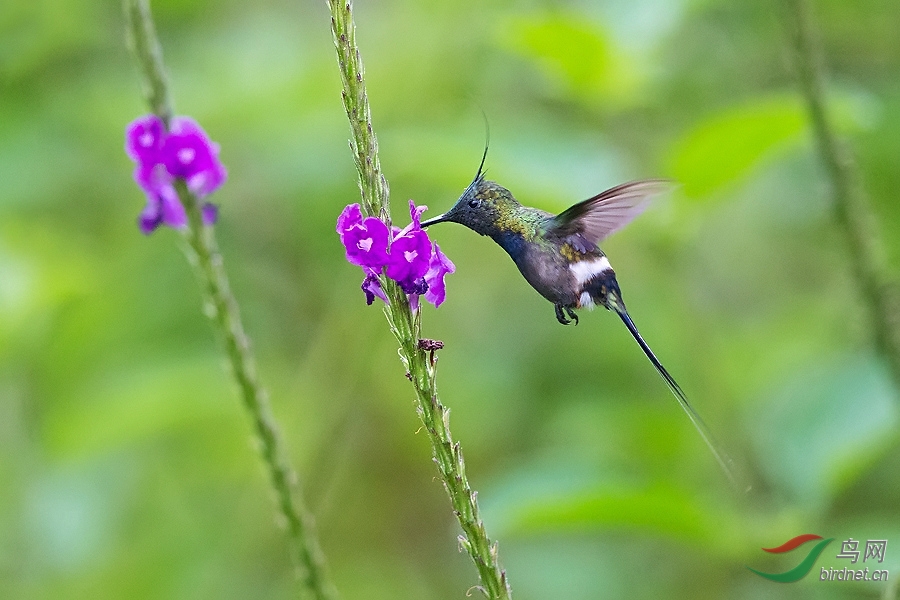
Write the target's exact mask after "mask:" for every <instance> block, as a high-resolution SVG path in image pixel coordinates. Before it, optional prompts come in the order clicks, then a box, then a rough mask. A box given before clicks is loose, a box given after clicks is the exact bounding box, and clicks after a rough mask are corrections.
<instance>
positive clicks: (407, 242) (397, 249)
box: [387, 229, 431, 294]
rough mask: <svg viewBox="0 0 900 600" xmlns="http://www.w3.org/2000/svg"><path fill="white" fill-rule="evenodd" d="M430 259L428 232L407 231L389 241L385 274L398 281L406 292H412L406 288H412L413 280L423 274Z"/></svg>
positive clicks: (419, 230)
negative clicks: (389, 252) (388, 254)
mask: <svg viewBox="0 0 900 600" xmlns="http://www.w3.org/2000/svg"><path fill="white" fill-rule="evenodd" d="M430 260H431V240H429V239H428V234H427V233H425V232H424V231H423V230H421V229H418V230H412V231H409V232H407V233H405V234H404V235H401V236H399V237H396V238H394V241H393V242H391V256H390V262H388V264H387V276H388V277H390V278H391V279H393V280H394V281H396V282H398V283H399V284H400V286H401V287H403V290H404V291H405V292H406V293H407V294H411V293H414V292H412V291H409V290H408V289H407V288H412V287H413V285H414V284H413V282H414V281H415V280H417V279H421V278H422V277H423V276H424V275H425V272H426V271H428V263H429V262H430Z"/></svg>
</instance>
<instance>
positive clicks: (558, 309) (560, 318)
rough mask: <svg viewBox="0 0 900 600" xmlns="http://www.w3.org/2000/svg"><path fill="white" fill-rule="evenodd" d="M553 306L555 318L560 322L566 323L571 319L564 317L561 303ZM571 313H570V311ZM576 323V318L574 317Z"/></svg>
mask: <svg viewBox="0 0 900 600" xmlns="http://www.w3.org/2000/svg"><path fill="white" fill-rule="evenodd" d="M553 307H554V308H555V309H556V320H557V321H559V322H560V323H562V324H563V325H568V324H569V323H571V322H572V321H570V320H569V319H567V318H566V315H564V314H563V305H562V304H554V305H553ZM570 314H571V313H570ZM575 321H576V324H577V322H578V319H577V317H576V319H575Z"/></svg>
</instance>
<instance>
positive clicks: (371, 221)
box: [341, 217, 390, 271]
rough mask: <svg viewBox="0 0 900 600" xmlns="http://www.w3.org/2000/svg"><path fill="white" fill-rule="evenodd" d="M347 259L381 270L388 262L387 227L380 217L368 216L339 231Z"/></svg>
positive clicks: (362, 265) (355, 263) (353, 262)
mask: <svg viewBox="0 0 900 600" xmlns="http://www.w3.org/2000/svg"><path fill="white" fill-rule="evenodd" d="M341 242H342V243H343V244H344V248H345V249H346V251H347V261H349V262H350V263H351V264H354V265H359V266H360V267H369V268H371V269H376V270H378V271H381V268H382V267H384V266H385V265H386V264H388V261H389V260H390V258H389V256H388V228H387V225H385V224H384V222H383V221H381V220H380V219H376V218H375V217H368V218H366V219H364V220H363V221H362V222H360V223H358V224H354V225H351V226H350V227H349V228H347V229H345V230H344V231H343V232H341Z"/></svg>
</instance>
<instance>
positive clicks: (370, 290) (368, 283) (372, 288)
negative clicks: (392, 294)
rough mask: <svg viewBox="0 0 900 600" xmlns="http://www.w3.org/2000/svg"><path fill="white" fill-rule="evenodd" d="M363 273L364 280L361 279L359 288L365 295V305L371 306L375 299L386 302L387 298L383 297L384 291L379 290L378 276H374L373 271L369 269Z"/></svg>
mask: <svg viewBox="0 0 900 600" xmlns="http://www.w3.org/2000/svg"><path fill="white" fill-rule="evenodd" d="M363 271H365V273H366V278H365V279H363V282H362V285H361V286H360V287H361V288H362V291H363V292H364V293H365V294H366V304H368V305H371V304H372V303H373V302H375V298H376V297H378V298H381V299H382V300H384V301H385V302H387V301H388V299H387V296H385V295H384V290H382V289H381V282H380V281H378V275H376V274H375V271H372V270H369V269H363Z"/></svg>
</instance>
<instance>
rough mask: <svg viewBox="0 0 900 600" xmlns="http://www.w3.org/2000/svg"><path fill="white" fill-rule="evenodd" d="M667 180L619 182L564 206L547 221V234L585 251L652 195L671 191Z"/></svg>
mask: <svg viewBox="0 0 900 600" xmlns="http://www.w3.org/2000/svg"><path fill="white" fill-rule="evenodd" d="M672 187H673V185H672V183H671V182H670V181H667V180H664V179H646V180H643V181H633V182H631V183H623V184H622V185H617V186H616V187H614V188H610V189H608V190H606V191H605V192H601V193H599V194H597V195H596V196H594V197H593V198H588V199H587V200H585V201H583V202H579V203H578V204H576V205H575V206H572V207H570V208H567V209H566V210H564V211H563V212H561V213H559V214H558V215H556V216H555V217H553V218H552V219H550V220H549V222H548V223H547V233H549V234H551V235H557V236H559V237H560V238H562V239H565V240H566V241H567V242H569V243H570V244H571V245H572V247H574V248H575V249H576V250H577V251H579V252H589V251H590V250H592V249H593V248H594V247H596V246H597V244H599V243H600V241H601V240H602V239H603V238H605V237H606V236H608V235H609V234H611V233H613V232H614V231H617V230H619V229H621V228H622V227H624V226H625V225H627V224H628V223H629V222H631V220H632V219H634V218H635V217H637V216H638V215H639V214H641V213H642V212H643V211H644V209H645V208H647V205H648V204H649V201H650V200H651V199H652V197H653V196H656V195H658V194H662V193H663V192H666V191H669V190H671V189H672Z"/></svg>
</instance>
